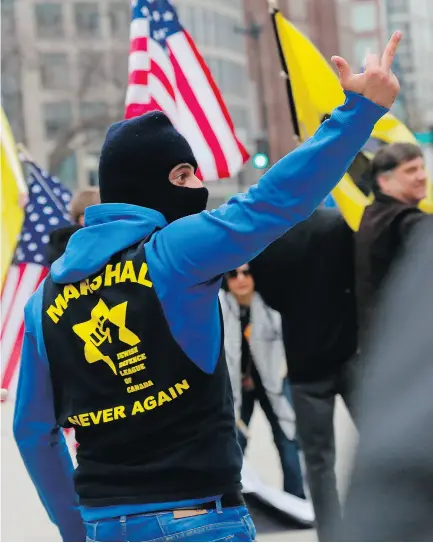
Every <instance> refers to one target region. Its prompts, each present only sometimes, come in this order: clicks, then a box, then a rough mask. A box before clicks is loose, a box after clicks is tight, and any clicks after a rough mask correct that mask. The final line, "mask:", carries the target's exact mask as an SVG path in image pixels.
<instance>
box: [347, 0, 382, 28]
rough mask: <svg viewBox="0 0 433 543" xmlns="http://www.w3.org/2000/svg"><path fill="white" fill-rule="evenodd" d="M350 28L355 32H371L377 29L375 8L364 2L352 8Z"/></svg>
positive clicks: (371, 3) (370, 2)
mask: <svg viewBox="0 0 433 543" xmlns="http://www.w3.org/2000/svg"><path fill="white" fill-rule="evenodd" d="M352 28H353V30H354V31H355V32H372V31H374V30H375V29H376V28H377V6H376V4H375V2H372V1H369V2H367V1H364V2H362V3H358V4H355V5H354V6H353V7H352Z"/></svg>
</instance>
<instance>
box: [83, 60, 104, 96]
mask: <svg viewBox="0 0 433 543" xmlns="http://www.w3.org/2000/svg"><path fill="white" fill-rule="evenodd" d="M78 72H79V82H78V84H79V87H80V94H81V95H82V96H83V95H84V94H85V93H86V91H87V90H88V89H91V88H96V87H98V86H100V85H101V84H105V83H106V71H105V56H104V53H103V52H102V51H80V53H79V55H78Z"/></svg>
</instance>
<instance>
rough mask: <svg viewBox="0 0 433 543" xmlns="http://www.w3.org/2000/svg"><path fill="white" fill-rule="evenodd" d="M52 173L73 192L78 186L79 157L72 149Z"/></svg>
mask: <svg viewBox="0 0 433 543" xmlns="http://www.w3.org/2000/svg"><path fill="white" fill-rule="evenodd" d="M52 173H53V175H55V176H56V177H58V178H59V179H60V181H61V182H62V184H63V185H65V186H66V187H68V189H69V190H70V191H72V192H73V191H74V190H75V189H76V188H77V157H76V155H75V153H74V152H73V151H71V153H70V154H69V155H68V156H67V157H66V158H65V159H63V160H62V162H61V163H60V166H59V167H58V168H56V170H55V171H54V172H52Z"/></svg>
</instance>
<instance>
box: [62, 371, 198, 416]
mask: <svg viewBox="0 0 433 543" xmlns="http://www.w3.org/2000/svg"><path fill="white" fill-rule="evenodd" d="M188 389H189V383H188V381H187V380H186V379H184V380H183V381H182V382H181V383H175V385H174V386H172V387H169V388H168V389H167V390H166V391H163V390H160V391H159V392H158V393H157V394H155V396H147V397H146V398H145V399H144V400H136V401H135V402H134V404H133V406H132V407H129V408H128V409H127V407H126V406H124V405H116V406H114V407H109V408H107V409H100V410H99V411H91V412H90V413H80V414H79V415H74V416H72V417H68V421H69V422H70V423H71V424H74V425H76V426H91V425H92V424H100V423H106V422H113V421H114V420H119V419H125V418H126V417H127V416H133V415H136V414H137V413H145V412H146V411H152V410H153V409H155V408H157V407H161V406H163V405H164V404H166V403H169V402H172V401H173V400H175V399H176V398H178V397H179V396H182V394H183V393H184V391H185V390H188Z"/></svg>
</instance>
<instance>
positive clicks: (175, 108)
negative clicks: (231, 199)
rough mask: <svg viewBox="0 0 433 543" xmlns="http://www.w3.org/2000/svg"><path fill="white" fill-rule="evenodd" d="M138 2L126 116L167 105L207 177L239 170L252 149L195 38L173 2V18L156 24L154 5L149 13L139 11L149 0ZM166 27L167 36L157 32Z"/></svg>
mask: <svg viewBox="0 0 433 543" xmlns="http://www.w3.org/2000/svg"><path fill="white" fill-rule="evenodd" d="M138 4H140V5H141V6H142V7H141V12H138V11H137V5H136V6H135V8H134V9H133V17H132V22H131V32H130V34H131V45H130V56H129V79H128V90H127V94H126V110H125V118H131V117H135V116H138V115H142V114H143V113H146V112H148V111H152V110H155V109H157V110H161V111H164V112H165V113H166V114H167V115H168V117H169V118H170V120H171V121H172V123H173V124H174V126H175V127H176V128H177V130H178V131H179V132H181V133H182V134H183V135H184V136H185V137H186V139H187V140H188V142H189V144H190V145H191V147H192V149H193V152H194V155H195V157H196V159H197V162H198V165H199V175H200V176H201V178H202V179H203V181H214V180H217V179H224V178H228V177H232V176H234V175H236V174H237V173H238V172H239V170H240V169H241V168H242V166H243V164H244V163H245V162H246V161H247V160H248V158H249V154H248V152H247V151H246V149H245V147H244V146H243V145H242V143H241V142H240V141H239V139H238V138H237V136H236V132H235V128H234V125H233V121H232V119H231V117H230V114H229V112H228V109H227V107H226V105H225V103H224V100H223V98H222V95H221V92H220V91H219V89H218V87H217V85H216V83H215V81H214V79H213V77H212V75H211V73H210V70H209V68H208V66H207V65H206V63H205V61H204V59H203V57H202V56H201V54H200V53H199V51H198V49H197V47H196V45H195V43H194V41H193V39H192V38H191V36H190V35H189V34H188V32H187V31H186V30H185V29H183V28H182V27H181V26H180V25H179V23H178V20H177V14H176V12H175V10H174V8H172V7H171V8H170V9H171V10H172V18H173V17H174V18H175V21H174V23H173V22H169V23H167V28H166V29H161V28H159V30H155V29H152V24H153V21H154V20H155V19H156V16H155V11H153V14H151V16H150V17H148V18H146V17H142V16H136V15H137V13H138V14H140V13H142V12H143V10H144V9H146V7H145V6H144V5H145V4H146V2H145V1H144V0H142V1H141V2H138ZM155 9H158V8H157V7H156V8H155ZM170 14H171V12H170V13H168V15H170ZM160 16H161V18H162V17H164V16H167V12H164V13H161V15H160ZM167 20H168V19H167ZM168 26H170V28H168ZM164 30H165V31H166V34H165V36H164V35H162V36H161V34H157V32H161V31H164ZM155 36H159V37H160V39H155Z"/></svg>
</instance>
